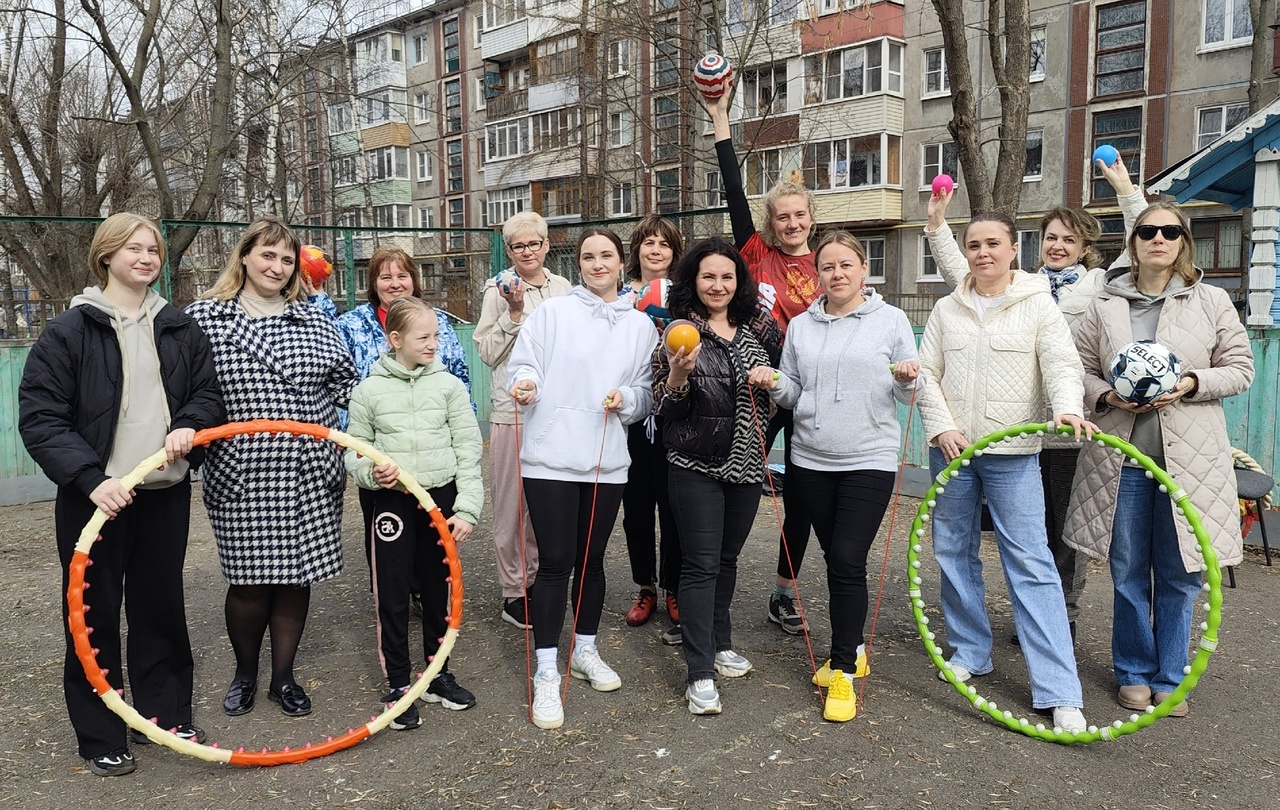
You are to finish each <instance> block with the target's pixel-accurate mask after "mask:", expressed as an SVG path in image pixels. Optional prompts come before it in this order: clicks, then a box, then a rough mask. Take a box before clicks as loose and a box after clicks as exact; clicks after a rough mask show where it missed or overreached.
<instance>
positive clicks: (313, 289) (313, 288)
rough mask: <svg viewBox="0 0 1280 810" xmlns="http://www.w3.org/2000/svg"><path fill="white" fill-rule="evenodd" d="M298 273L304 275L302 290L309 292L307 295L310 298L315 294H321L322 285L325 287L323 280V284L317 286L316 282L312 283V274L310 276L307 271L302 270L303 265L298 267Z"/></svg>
mask: <svg viewBox="0 0 1280 810" xmlns="http://www.w3.org/2000/svg"><path fill="white" fill-rule="evenodd" d="M298 275H300V276H302V291H303V292H304V293H306V294H307V297H308V298H310V297H311V296H313V295H319V294H320V291H321V287H323V286H324V284H323V282H321V284H320V285H319V286H317V285H315V284H312V283H311V276H309V275H307V274H306V273H304V272H302V268H301V267H299V268H298Z"/></svg>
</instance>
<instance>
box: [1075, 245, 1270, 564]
mask: <svg viewBox="0 0 1280 810" xmlns="http://www.w3.org/2000/svg"><path fill="white" fill-rule="evenodd" d="M1126 272H1128V270H1127V268H1124V269H1121V268H1117V269H1116V270H1111V271H1109V272H1108V273H1107V278H1108V280H1110V279H1113V278H1116V277H1117V276H1119V275H1121V274H1123V273H1126ZM1156 337H1157V339H1158V340H1159V341H1160V342H1161V343H1163V344H1164V345H1165V346H1168V347H1169V348H1170V349H1172V350H1173V352H1174V353H1175V354H1176V355H1178V357H1179V358H1180V359H1181V360H1182V367H1183V371H1184V372H1186V371H1190V372H1191V373H1192V374H1194V375H1195V377H1196V380H1197V382H1198V384H1199V387H1198V388H1197V389H1196V392H1195V394H1193V395H1191V396H1189V397H1183V398H1182V399H1180V400H1178V401H1177V402H1175V403H1173V404H1172V405H1169V406H1168V407H1166V408H1164V409H1162V410H1161V411H1160V429H1161V432H1162V434H1163V436H1164V454H1165V455H1164V457H1165V469H1167V470H1168V471H1169V474H1170V475H1172V476H1173V477H1174V479H1175V480H1176V481H1177V482H1178V483H1179V484H1180V485H1181V486H1183V487H1186V488H1187V490H1188V493H1189V494H1190V496H1191V503H1192V505H1193V506H1194V507H1195V508H1196V511H1198V512H1199V513H1200V517H1201V519H1202V521H1203V522H1204V526H1205V529H1206V530H1208V532H1209V536H1210V538H1212V540H1213V548H1214V551H1215V552H1216V553H1217V555H1218V562H1219V563H1220V564H1221V565H1234V564H1236V563H1239V562H1240V561H1241V559H1242V556H1243V555H1242V550H1241V540H1240V513H1239V506H1238V504H1237V502H1236V479H1235V473H1234V472H1233V471H1232V469H1231V468H1232V462H1231V443H1230V441H1229V440H1228V439H1227V427H1226V420H1225V418H1224V416H1223V413H1222V399H1223V398H1224V397H1229V396H1233V395H1235V394H1238V393H1240V392H1241V391H1244V390H1245V389H1247V388H1248V387H1249V384H1250V383H1251V382H1252V381H1253V352H1252V350H1251V349H1250V347H1249V338H1248V336H1247V335H1246V334H1245V330H1244V327H1243V326H1242V325H1241V324H1240V318H1239V316H1238V315H1237V314H1236V311H1235V308H1234V307H1233V306H1232V305H1231V300H1230V299H1229V298H1228V297H1227V294H1226V293H1225V292H1223V291H1222V290H1220V289H1218V288H1217V287H1214V286H1212V285H1210V284H1204V283H1196V284H1193V285H1191V286H1189V287H1186V288H1184V289H1182V290H1179V291H1177V292H1175V293H1172V294H1170V295H1169V296H1168V297H1167V298H1166V299H1165V302H1164V306H1163V308H1162V309H1161V310H1160V322H1159V325H1158V326H1157V327H1156ZM1131 340H1133V331H1132V328H1131V326H1130V321H1129V302H1128V300H1126V299H1125V298H1122V297H1120V296H1118V295H1113V294H1111V293H1109V292H1107V291H1106V290H1104V291H1103V292H1102V293H1101V294H1099V295H1098V297H1097V298H1096V299H1095V300H1094V303H1093V304H1092V305H1091V306H1090V308H1089V311H1088V312H1087V313H1086V315H1085V319H1084V322H1083V323H1082V324H1081V327H1080V333H1079V335H1078V336H1077V337H1076V344H1077V346H1078V347H1079V350H1080V358H1081V361H1082V362H1083V363H1084V384H1085V401H1086V402H1088V403H1090V404H1091V405H1092V404H1094V403H1097V401H1098V399H1099V398H1101V397H1102V396H1104V395H1105V394H1106V393H1107V392H1108V391H1110V390H1111V385H1110V383H1108V382H1107V380H1106V370H1105V367H1106V365H1107V364H1108V363H1109V362H1110V360H1111V358H1112V357H1113V356H1114V355H1115V353H1116V351H1117V350H1118V349H1119V348H1120V347H1121V346H1123V345H1125V344H1126V343H1128V342H1130V341H1131ZM1094 421H1095V422H1097V424H1098V427H1100V428H1102V429H1103V430H1104V431H1106V432H1107V433H1112V434H1115V435H1116V436H1119V437H1120V438H1122V439H1128V438H1129V435H1130V433H1131V432H1132V430H1133V421H1134V417H1133V415H1132V414H1130V413H1129V412H1127V411H1125V410H1122V409H1120V408H1108V409H1106V410H1104V411H1102V412H1101V413H1099V414H1097V415H1096V416H1095V418H1094ZM1123 461H1124V459H1123V458H1122V457H1121V456H1119V455H1117V454H1115V453H1113V452H1112V451H1111V450H1110V449H1108V448H1105V447H1099V446H1097V445H1096V444H1089V445H1086V447H1085V449H1084V450H1083V451H1082V452H1081V454H1080V464H1079V466H1078V467H1077V468H1076V478H1075V483H1074V485H1073V488H1072V493H1071V507H1070V510H1069V511H1068V513H1067V525H1066V529H1065V531H1064V533H1063V536H1064V537H1066V538H1067V543H1068V544H1069V545H1071V546H1073V547H1075V548H1078V549H1080V550H1081V551H1083V552H1085V553H1086V554H1088V555H1089V556H1091V557H1096V558H1098V559H1106V557H1107V552H1108V551H1109V550H1110V546H1111V524H1112V520H1113V519H1114V517H1115V505H1116V498H1117V496H1118V493H1119V489H1120V467H1121V464H1122V463H1123ZM1174 521H1175V522H1176V523H1177V524H1178V527H1179V530H1178V539H1179V544H1180V546H1181V548H1182V562H1183V565H1184V566H1185V567H1186V570H1187V571H1199V570H1200V568H1201V565H1200V561H1199V559H1198V558H1197V556H1196V551H1197V549H1198V546H1197V545H1196V541H1195V537H1194V536H1193V535H1192V534H1191V530H1190V527H1189V525H1188V523H1187V520H1186V518H1185V517H1183V516H1181V515H1178V514H1176V512H1175V514H1174Z"/></svg>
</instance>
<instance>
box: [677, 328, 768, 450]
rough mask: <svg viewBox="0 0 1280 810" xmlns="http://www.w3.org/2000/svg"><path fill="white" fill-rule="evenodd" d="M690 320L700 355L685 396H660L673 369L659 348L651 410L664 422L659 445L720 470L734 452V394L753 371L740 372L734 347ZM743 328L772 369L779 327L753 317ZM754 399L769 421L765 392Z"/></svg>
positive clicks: (739, 364)
mask: <svg viewBox="0 0 1280 810" xmlns="http://www.w3.org/2000/svg"><path fill="white" fill-rule="evenodd" d="M689 320H690V321H691V322H693V324H694V325H695V326H697V327H698V332H699V333H700V334H701V335H702V352H701V353H700V354H699V355H698V364H697V366H696V367H695V368H694V369H693V373H691V374H690V375H689V393H688V394H687V395H685V396H683V397H676V396H670V395H669V393H668V392H667V391H665V390H664V388H665V385H666V379H667V374H668V373H669V372H670V371H671V366H670V363H669V362H668V360H667V354H666V352H665V351H664V350H663V347H662V345H661V343H660V344H659V346H658V348H657V350H656V351H655V358H656V362H655V363H654V373H653V385H654V403H655V405H654V408H655V410H656V412H657V413H658V414H659V415H660V416H662V417H663V418H664V419H665V420H666V424H665V425H664V426H663V431H662V441H663V444H664V445H666V447H667V448H668V449H671V450H675V451H677V452H680V453H683V454H685V455H688V456H692V457H694V458H698V459H702V460H703V461H706V462H708V463H712V464H720V463H723V462H724V461H725V460H727V459H728V458H729V455H730V453H731V452H732V449H733V427H734V417H735V414H734V410H735V407H736V404H737V388H738V385H739V383H740V382H741V381H742V380H745V378H746V376H747V372H749V371H750V370H751V369H749V368H744V367H743V363H742V362H741V360H740V359H739V358H738V357H736V356H735V354H734V352H733V349H732V347H730V346H729V345H728V344H727V343H725V342H724V341H722V340H720V339H719V338H718V337H716V334H715V332H713V331H711V328H710V327H709V326H707V324H706V322H705V321H703V320H702V319H701V318H699V317H698V316H697V315H693V314H691V315H690V316H689ZM747 328H748V329H749V330H750V331H751V333H752V334H753V335H754V336H755V338H756V340H757V341H759V343H760V345H761V347H762V348H763V349H764V350H765V352H766V353H767V354H768V355H769V364H770V365H772V366H774V367H775V368H776V367H777V365H778V361H779V359H780V358H781V356H782V330H781V329H779V328H778V324H777V322H776V321H774V319H773V317H772V316H771V315H770V314H769V313H767V312H764V311H757V313H756V317H755V318H754V319H753V320H752V321H751V322H750V323H748V324H747ZM754 393H755V394H756V405H757V407H758V408H759V409H760V413H761V414H762V415H767V414H768V412H769V394H768V392H766V391H764V390H763V389H760V390H758V391H756V392H754Z"/></svg>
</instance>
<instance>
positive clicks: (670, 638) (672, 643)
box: [659, 623, 684, 647]
mask: <svg viewBox="0 0 1280 810" xmlns="http://www.w3.org/2000/svg"><path fill="white" fill-rule="evenodd" d="M659 638H661V639H662V643H663V644H666V645H667V646H668V647H678V646H680V645H681V644H683V643H684V631H683V630H681V629H680V624H679V623H676V624H673V625H671V629H669V630H664V631H663V632H662V635H661V636H659Z"/></svg>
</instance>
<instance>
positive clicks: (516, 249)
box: [507, 239, 545, 253]
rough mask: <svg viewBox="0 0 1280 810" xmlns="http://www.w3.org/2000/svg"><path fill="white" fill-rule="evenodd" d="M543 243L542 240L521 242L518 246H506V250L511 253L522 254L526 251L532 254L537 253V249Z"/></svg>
mask: <svg viewBox="0 0 1280 810" xmlns="http://www.w3.org/2000/svg"><path fill="white" fill-rule="evenodd" d="M544 241H545V240H542V239H535V240H534V241H532V242H522V243H520V244H518V245H507V249H508V250H510V251H511V252H512V253H524V252H525V251H526V250H527V251H529V252H530V253H532V252H535V251H537V250H538V248H540V247H542V243H543V242H544Z"/></svg>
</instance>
